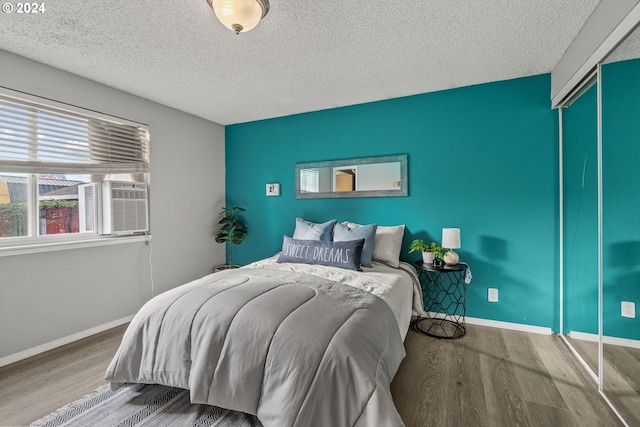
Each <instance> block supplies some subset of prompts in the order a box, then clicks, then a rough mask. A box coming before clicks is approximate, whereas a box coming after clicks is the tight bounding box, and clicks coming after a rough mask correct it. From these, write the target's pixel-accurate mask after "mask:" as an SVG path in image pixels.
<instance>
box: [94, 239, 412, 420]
mask: <svg viewBox="0 0 640 427" xmlns="http://www.w3.org/2000/svg"><path fill="white" fill-rule="evenodd" d="M285 239H286V238H285ZM285 242H286V240H285ZM353 242H355V241H353ZM353 242H352V241H349V242H347V243H346V244H352V243H353ZM360 243H362V242H360ZM323 244H325V245H326V243H323ZM283 248H284V246H283ZM283 252H284V251H283ZM299 252H300V251H297V252H296V254H298V253H299ZM326 253H328V252H326ZM368 265H369V267H366V268H361V269H356V270H349V269H344V268H339V267H335V266H331V265H314V264H308V263H305V262H287V260H286V259H285V260H284V261H283V254H282V253H280V254H279V255H276V256H274V257H271V258H267V259H264V260H261V261H258V262H255V263H252V264H249V265H247V266H245V267H242V268H239V269H235V270H227V271H223V272H219V273H214V274H211V275H208V276H205V277H203V278H201V279H198V280H195V281H193V282H190V283H188V284H185V285H182V286H179V287H177V288H174V289H172V290H170V291H167V292H165V293H163V294H161V295H158V296H156V297H154V298H153V299H151V300H150V301H149V302H147V303H146V304H145V305H144V306H143V307H142V308H141V309H140V311H139V312H138V313H137V314H136V316H135V317H134V319H133V320H132V322H131V324H130V326H129V328H128V329H127V331H126V333H125V335H124V337H123V340H122V343H121V345H120V347H119V349H118V351H117V353H116V355H115V356H114V358H113V360H112V362H111V364H110V366H109V368H108V369H107V373H106V379H107V380H109V381H111V383H112V385H113V387H118V386H120V385H122V384H124V383H148V384H163V385H167V386H172V387H179V388H183V389H188V390H189V391H190V397H191V401H192V403H204V404H209V405H214V406H219V407H223V408H227V409H232V410H237V411H242V412H246V413H249V414H254V415H256V416H257V417H258V419H259V420H260V421H261V423H262V424H263V425H264V426H265V427H285V426H306V427H314V426H402V425H404V424H403V422H402V419H401V418H400V416H399V414H398V412H397V410H396V408H395V405H394V403H393V400H392V397H391V392H390V383H391V380H392V379H393V376H394V375H395V373H396V371H397V369H398V367H399V365H400V362H401V361H402V359H403V358H404V356H405V351H404V345H403V340H404V338H405V336H406V333H407V330H408V327H409V323H410V320H411V315H412V310H413V311H414V312H415V311H416V310H421V306H422V303H421V292H420V286H419V282H418V280H417V277H416V274H415V270H414V269H413V268H412V267H411V266H410V265H409V264H405V263H400V262H398V265H397V266H396V267H391V266H389V265H387V264H385V263H381V262H376V261H373V260H372V261H370V262H369V264H368ZM358 270H362V271H358Z"/></svg>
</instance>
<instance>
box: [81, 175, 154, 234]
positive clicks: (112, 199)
mask: <svg viewBox="0 0 640 427" xmlns="http://www.w3.org/2000/svg"><path fill="white" fill-rule="evenodd" d="M78 204H79V205H80V209H79V216H80V221H79V223H80V224H79V225H80V232H81V233H89V232H93V233H96V232H97V234H111V235H120V234H132V233H144V232H146V231H148V230H149V206H148V199H147V184H145V183H142V182H120V181H103V182H101V183H100V182H93V183H90V184H82V185H80V186H78ZM98 212H101V213H102V217H101V218H99V215H97V213H98Z"/></svg>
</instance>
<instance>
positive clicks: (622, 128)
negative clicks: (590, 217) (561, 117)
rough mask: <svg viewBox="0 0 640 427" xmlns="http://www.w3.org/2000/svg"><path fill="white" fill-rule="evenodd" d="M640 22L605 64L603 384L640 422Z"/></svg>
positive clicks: (627, 413)
mask: <svg viewBox="0 0 640 427" xmlns="http://www.w3.org/2000/svg"><path fill="white" fill-rule="evenodd" d="M638 58H640V29H638V28H636V29H635V30H634V31H633V32H632V33H631V34H630V35H629V36H628V37H627V38H626V39H625V40H624V41H623V42H622V43H621V44H620V45H618V47H617V48H616V49H615V50H614V51H613V52H611V54H610V55H609V56H608V57H607V58H606V59H605V61H603V65H602V76H601V79H602V161H603V165H602V167H603V172H602V173H603V186H602V193H603V195H604V199H603V204H602V209H603V261H604V267H603V283H602V327H603V329H602V334H603V337H602V341H603V349H602V351H603V353H602V360H601V364H602V372H603V391H604V392H605V394H606V395H607V397H608V398H609V400H611V402H612V403H613V404H614V405H615V407H616V409H617V410H618V411H619V412H620V414H621V415H622V416H623V417H624V419H625V420H626V421H627V423H628V424H629V425H636V426H637V425H640V327H639V326H640V324H639V323H638V318H637V313H634V311H635V309H636V308H637V307H636V305H637V303H638V302H640V287H638V280H639V278H640V262H639V261H640V258H639V256H638V255H639V254H640V252H639V251H640V232H639V229H638V216H637V213H638V211H639V209H640V186H638V182H639V181H640V170H639V169H638V167H637V161H638V158H639V156H640V145H639V144H638V141H639V140H640V59H638Z"/></svg>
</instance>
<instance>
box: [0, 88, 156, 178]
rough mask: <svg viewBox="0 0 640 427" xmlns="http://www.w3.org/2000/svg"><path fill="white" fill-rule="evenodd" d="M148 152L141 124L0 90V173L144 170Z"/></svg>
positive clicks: (145, 133)
mask: <svg viewBox="0 0 640 427" xmlns="http://www.w3.org/2000/svg"><path fill="white" fill-rule="evenodd" d="M20 95H22V94H20ZM27 97H28V98H27ZM148 151H149V132H148V129H147V128H146V126H143V125H137V124H133V123H131V122H127V121H125V120H118V119H117V118H112V117H109V116H106V115H101V114H99V113H93V112H90V111H83V110H81V109H79V108H76V107H70V106H65V105H64V104H58V103H54V102H53V101H45V100H42V101H40V100H38V99H37V98H35V97H31V96H28V95H25V96H24V97H22V96H20V97H18V96H13V95H12V94H7V92H5V91H2V92H0V171H3V172H21V173H136V172H141V173H146V172H148V171H149V162H148Z"/></svg>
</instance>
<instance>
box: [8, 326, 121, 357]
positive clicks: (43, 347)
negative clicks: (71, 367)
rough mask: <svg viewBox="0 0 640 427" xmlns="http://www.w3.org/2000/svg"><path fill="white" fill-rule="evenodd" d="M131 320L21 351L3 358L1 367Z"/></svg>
mask: <svg viewBox="0 0 640 427" xmlns="http://www.w3.org/2000/svg"><path fill="white" fill-rule="evenodd" d="M131 319H133V315H131V316H127V317H123V318H122V319H118V320H114V321H113V322H109V323H105V324H103V325H99V326H96V327H94V328H91V329H87V330H85V331H81V332H77V333H75V334H72V335H69V336H66V337H64V338H60V339H57V340H55V341H51V342H48V343H46V344H42V345H39V346H37V347H33V348H30V349H28V350H24V351H21V352H19V353H15V354H11V355H9V356H5V357H3V358H0V367H2V366H6V365H10V364H11V363H15V362H19V361H20V360H24V359H26V358H28V357H31V356H35V355H37V354H40V353H44V352H45V351H49V350H53V349H54V348H58V347H61V346H63V345H66V344H70V343H72V342H74V341H78V340H81V339H82V338H87V337H90V336H91V335H95V334H97V333H100V332H103V331H106V330H108V329H111V328H115V327H116V326H120V325H124V324H125V323H127V322H130V321H131Z"/></svg>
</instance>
